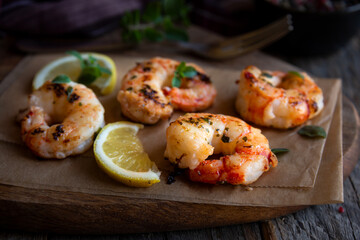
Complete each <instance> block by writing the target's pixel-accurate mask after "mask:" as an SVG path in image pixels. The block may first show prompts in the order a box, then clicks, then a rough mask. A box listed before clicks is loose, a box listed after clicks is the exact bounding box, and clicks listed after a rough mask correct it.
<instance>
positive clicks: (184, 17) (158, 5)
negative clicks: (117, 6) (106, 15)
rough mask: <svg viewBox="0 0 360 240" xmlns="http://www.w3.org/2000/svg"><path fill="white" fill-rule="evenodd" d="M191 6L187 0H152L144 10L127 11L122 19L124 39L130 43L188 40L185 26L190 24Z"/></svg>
mask: <svg viewBox="0 0 360 240" xmlns="http://www.w3.org/2000/svg"><path fill="white" fill-rule="evenodd" d="M189 11H190V7H189V6H188V5H187V4H186V2H185V0H158V1H153V2H150V3H149V4H148V5H147V6H146V8H145V10H144V11H142V12H140V11H139V10H135V11H132V12H126V13H125V14H124V16H123V17H122V19H121V26H122V28H123V30H122V39H123V41H124V42H128V43H140V42H141V41H143V40H144V39H146V40H148V41H151V42H159V41H163V40H175V41H188V39H189V37H188V34H187V32H186V31H185V30H184V28H183V26H188V25H189V24H190V20H189V18H188V13H189Z"/></svg>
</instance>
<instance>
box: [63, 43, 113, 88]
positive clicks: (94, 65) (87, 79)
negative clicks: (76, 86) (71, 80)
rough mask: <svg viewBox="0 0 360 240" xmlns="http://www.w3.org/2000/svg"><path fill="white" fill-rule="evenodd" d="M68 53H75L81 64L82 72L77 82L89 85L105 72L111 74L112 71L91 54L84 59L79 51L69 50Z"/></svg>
mask: <svg viewBox="0 0 360 240" xmlns="http://www.w3.org/2000/svg"><path fill="white" fill-rule="evenodd" d="M66 53H67V54H70V55H73V56H74V57H76V58H77V59H78V60H79V62H80V66H81V73H80V76H79V78H78V79H77V82H79V83H82V84H84V85H87V86H89V85H90V84H91V83H93V82H94V81H95V80H96V79H97V78H98V77H100V76H101V75H102V74H103V73H106V74H109V75H111V74H112V73H111V71H110V69H108V68H104V67H102V66H100V64H99V62H98V60H97V59H96V58H94V57H93V56H92V55H89V57H88V59H84V58H83V57H82V56H81V54H80V53H79V52H77V51H74V50H73V51H67V52H66Z"/></svg>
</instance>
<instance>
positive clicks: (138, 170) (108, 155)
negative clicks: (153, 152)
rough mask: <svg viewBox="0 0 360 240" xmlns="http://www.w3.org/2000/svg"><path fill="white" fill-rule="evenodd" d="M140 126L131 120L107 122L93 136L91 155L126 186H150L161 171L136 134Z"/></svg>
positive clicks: (156, 180) (111, 175) (157, 178)
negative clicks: (92, 153)
mask: <svg viewBox="0 0 360 240" xmlns="http://www.w3.org/2000/svg"><path fill="white" fill-rule="evenodd" d="M140 128H143V125H141V124H135V123H130V122H116V123H110V124H108V125H106V126H105V127H104V128H103V129H102V130H101V131H100V133H99V134H98V136H97V137H96V140H95V144H94V154H95V158H96V161H97V163H98V165H99V166H100V168H101V169H103V170H104V171H105V172H106V173H107V174H108V175H109V176H110V177H112V178H114V179H115V180H118V181H120V182H122V183H124V184H126V185H129V186H135V187H149V186H151V185H153V184H154V183H157V182H159V181H160V178H159V176H160V171H159V170H158V169H157V167H156V165H155V163H154V162H152V161H151V160H150V158H149V156H148V154H147V153H146V152H145V151H144V149H143V146H142V144H141V141H140V139H139V138H138V137H137V136H136V133H137V132H138V130H139V129H140Z"/></svg>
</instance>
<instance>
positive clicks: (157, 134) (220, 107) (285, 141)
mask: <svg viewBox="0 0 360 240" xmlns="http://www.w3.org/2000/svg"><path fill="white" fill-rule="evenodd" d="M56 57H58V55H41V56H33V57H28V58H27V59H25V60H24V61H23V62H22V63H21V64H20V65H19V66H18V67H17V68H16V69H15V70H14V72H13V73H12V74H10V75H9V76H8V77H7V78H6V79H5V80H4V81H3V82H2V85H1V86H0V94H1V96H0V105H1V109H0V151H1V153H2V155H1V162H0V183H3V184H10V185H15V186H24V187H30V188H35V189H37V188H39V189H43V188H45V189H56V190H64V191H79V192H86V193H94V194H114V195H122V196H136V197H144V198H157V199H169V200H176V201H189V202H208V203H219V204H231V205H263V206H269V205H270V206H277V205H279V206H284V205H296V204H320V203H326V202H338V201H341V200H342V165H341V164H342V162H341V160H342V156H341V136H342V135H341V121H340V118H341V106H340V105H339V106H338V108H337V111H336V114H335V115H334V116H335V117H334V119H337V121H336V122H333V125H334V126H335V127H333V129H332V131H334V132H335V134H331V135H329V136H328V138H327V139H324V140H323V139H316V140H310V139H304V138H302V137H300V136H298V135H297V134H296V131H297V129H294V130H289V131H278V130H271V129H263V133H264V134H265V135H266V136H267V137H268V139H269V141H270V145H271V147H273V148H274V147H286V148H289V149H290V150H291V151H290V153H287V154H285V155H283V156H280V157H279V161H280V163H279V165H278V167H277V168H274V169H271V170H270V171H269V172H267V173H265V174H264V175H263V176H262V177H261V178H260V179H259V180H258V182H256V183H255V184H253V185H254V186H257V188H254V190H253V191H250V192H248V191H244V188H243V187H240V186H230V185H215V186H212V185H206V184H201V183H192V182H190V181H188V180H187V179H186V178H185V177H179V178H177V181H176V182H175V183H174V184H172V185H167V184H166V178H167V176H168V173H169V172H170V171H172V167H171V165H170V164H169V163H168V162H167V161H165V160H164V159H163V152H164V149H165V129H166V127H167V126H168V124H169V122H168V121H162V122H160V123H158V124H156V125H155V126H146V127H145V129H144V130H142V131H141V132H140V134H139V136H140V138H141V140H142V142H143V144H144V147H145V149H146V151H147V152H148V153H149V155H150V158H151V159H152V160H153V161H155V162H156V164H157V166H158V167H159V169H160V170H161V171H162V176H161V183H159V184H156V185H154V186H152V187H151V188H148V189H135V188H129V187H126V186H124V185H122V184H120V183H117V182H115V181H113V180H112V179H110V178H109V177H108V176H107V175H106V174H104V173H103V172H102V171H101V170H100V169H99V168H98V167H97V165H96V163H95V160H94V158H93V155H92V152H91V151H88V152H87V153H84V154H82V155H80V156H76V157H71V158H67V159H64V160H61V161H54V160H51V161H50V160H45V161H40V160H38V159H37V158H36V157H34V155H33V154H32V153H31V152H30V151H29V150H28V149H27V148H26V146H25V145H24V144H23V143H22V142H21V139H20V128H19V126H18V125H17V124H16V123H15V117H16V115H17V113H18V110H19V109H21V108H24V107H26V103H27V95H28V94H29V93H30V92H31V81H32V78H33V76H34V74H35V73H36V71H38V70H39V69H40V68H41V67H42V66H44V65H45V64H46V63H47V62H49V61H50V60H53V59H54V58H56ZM111 57H112V58H113V59H114V60H115V63H116V66H117V70H118V74H119V79H121V77H122V76H123V74H124V73H125V72H126V71H127V70H128V69H129V68H130V67H132V66H133V65H134V64H135V62H137V61H141V59H139V58H131V57H122V56H121V55H113V56H111ZM179 60H182V59H179ZM252 64H256V63H252ZM205 70H206V71H207V72H208V74H209V75H210V76H211V78H212V81H213V82H214V84H215V86H216V88H217V89H218V97H217V100H216V103H215V105H214V106H213V107H211V108H210V109H208V110H207V111H208V112H213V113H222V114H228V115H234V116H238V115H237V114H236V112H235V108H234V102H235V97H236V92H237V86H236V85H235V80H236V79H237V78H238V76H239V74H240V70H241V68H240V69H239V71H233V70H232V71H231V70H221V69H215V68H208V67H206V66H205ZM279 70H281V69H279ZM119 84H120V80H119V81H118V86H117V87H119ZM318 84H319V85H320V87H321V88H322V89H323V91H324V93H325V106H326V107H325V109H324V111H323V112H322V114H321V115H320V116H318V117H317V118H315V119H314V120H312V121H311V122H308V124H315V125H320V126H322V127H324V129H326V131H327V132H328V130H329V126H330V123H331V119H332V116H333V113H334V109H335V105H336V101H337V99H338V95H339V93H340V92H339V90H340V81H339V80H331V79H319V80H318ZM116 93H117V91H115V92H114V93H113V94H112V95H109V96H106V97H102V98H101V101H102V102H103V104H104V107H105V109H106V116H105V117H106V121H107V122H113V121H118V120H122V119H123V118H122V117H121V114H120V110H119V107H118V103H117V101H116V100H115V96H116ZM180 114H183V113H180V112H177V113H175V114H174V115H173V116H172V119H175V118H176V117H177V116H179V115H180ZM339 131H340V132H339ZM325 141H327V142H328V144H327V145H328V146H330V147H328V148H329V149H328V151H329V152H333V153H332V154H329V153H327V154H325V155H326V156H329V157H328V158H326V159H324V158H323V161H324V160H326V161H329V162H331V164H332V165H331V167H332V169H330V170H331V175H329V174H323V175H321V177H322V178H324V179H321V181H320V180H318V182H319V184H320V183H322V182H327V183H329V182H333V184H332V185H326V186H325V185H322V186H321V188H318V187H317V184H318V183H316V185H315V186H314V184H315V180H316V176H317V173H318V169H319V166H320V163H321V156H322V150H323V147H324V145H325ZM325 155H324V156H325ZM339 166H340V167H339ZM340 168H341V171H340V170H339V169H340ZM328 170H329V169H328ZM319 177H320V176H319ZM319 177H318V178H319ZM339 183H341V184H339ZM264 187H272V188H264ZM280 187H281V188H280ZM289 187H291V188H289ZM312 187H315V188H312ZM300 188H302V189H300ZM330 188H331V189H330ZM315 189H317V191H316V193H315V192H314V190H315ZM319 192H324V194H323V196H322V197H319V196H318V194H317V193H319ZM283 194H287V195H288V196H291V197H289V198H288V197H287V199H286V200H285V201H284V199H283V196H284V195H283ZM266 196H267V197H266ZM310 196H311V197H310ZM264 198H267V199H266V200H265V199H264Z"/></svg>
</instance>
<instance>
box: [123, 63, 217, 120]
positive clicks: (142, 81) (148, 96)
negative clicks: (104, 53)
mask: <svg viewBox="0 0 360 240" xmlns="http://www.w3.org/2000/svg"><path fill="white" fill-rule="evenodd" d="M179 64H180V62H178V61H174V60H171V59H166V58H159V57H156V58H153V59H150V60H148V61H145V62H143V63H138V64H137V66H135V67H134V68H133V69H131V70H130V71H129V72H128V73H127V74H126V75H125V76H124V78H123V80H122V86H121V89H120V91H119V93H118V96H117V99H118V101H119V102H120V105H121V110H122V113H123V114H124V115H125V116H127V117H128V118H130V119H132V120H133V121H137V122H142V123H147V124H154V123H156V122H158V121H159V120H160V119H166V118H169V117H170V116H171V114H172V112H173V109H179V110H182V111H187V112H194V111H201V110H204V109H206V108H208V107H209V106H210V105H211V104H212V103H213V102H214V99H215V96H216V90H215V88H214V86H213V85H212V83H211V81H210V79H209V77H207V75H205V73H204V70H203V69H201V68H200V67H199V66H197V65H195V64H187V65H189V66H193V67H194V68H195V69H196V71H197V75H196V76H195V77H193V78H183V79H182V81H181V82H182V83H181V86H180V87H179V88H177V87H171V80H172V78H173V77H174V73H175V69H176V67H177V66H178V65H179Z"/></svg>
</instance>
